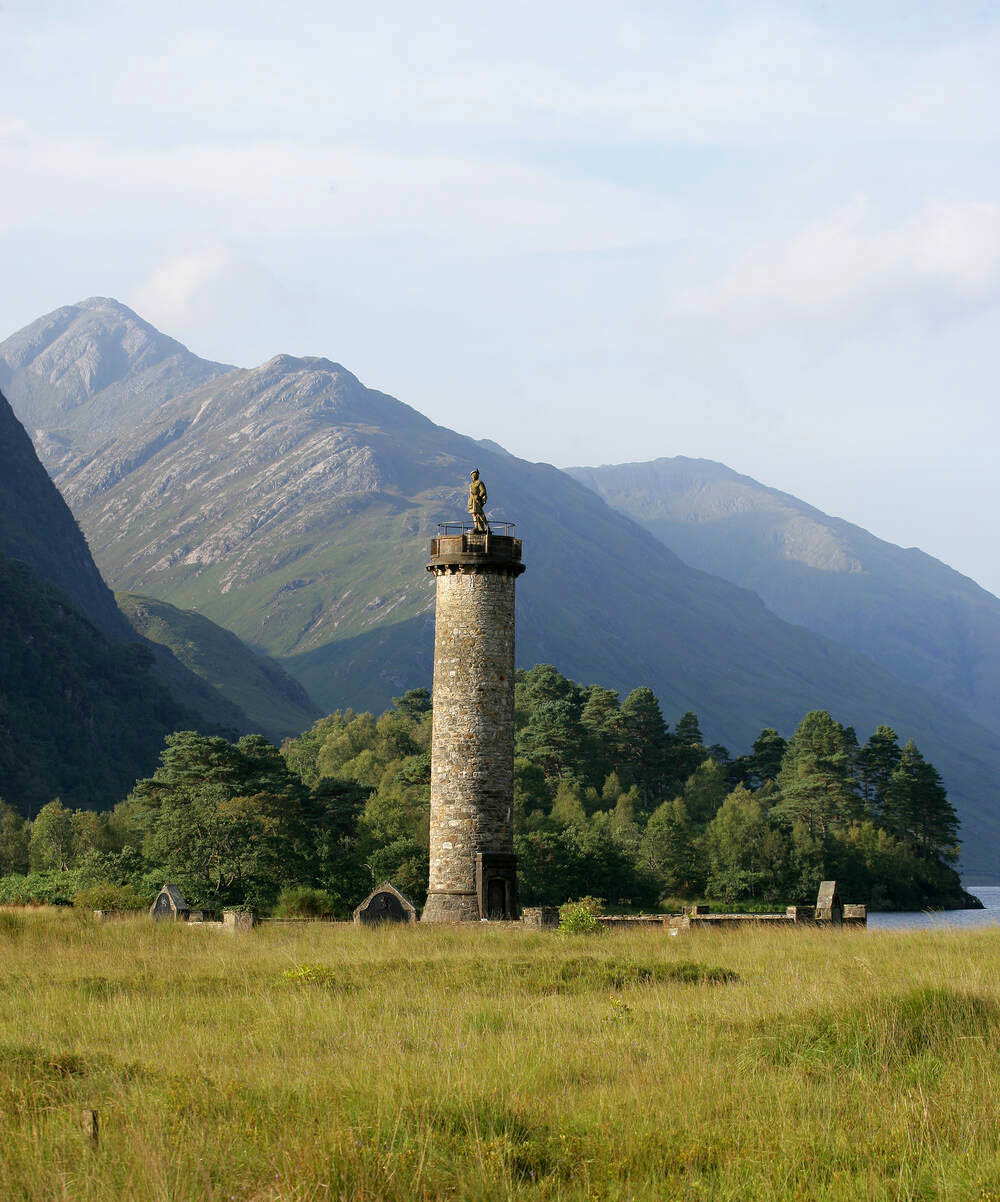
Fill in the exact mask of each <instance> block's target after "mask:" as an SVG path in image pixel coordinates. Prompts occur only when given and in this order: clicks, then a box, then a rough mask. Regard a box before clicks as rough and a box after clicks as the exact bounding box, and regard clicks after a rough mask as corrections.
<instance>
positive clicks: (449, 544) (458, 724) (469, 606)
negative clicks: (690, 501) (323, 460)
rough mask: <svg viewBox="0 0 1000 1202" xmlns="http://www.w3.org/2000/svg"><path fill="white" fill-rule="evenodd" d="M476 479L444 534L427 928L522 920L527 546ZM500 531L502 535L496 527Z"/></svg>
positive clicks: (432, 566) (434, 558) (437, 562)
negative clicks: (518, 594)
mask: <svg viewBox="0 0 1000 1202" xmlns="http://www.w3.org/2000/svg"><path fill="white" fill-rule="evenodd" d="M485 502H486V488H485V485H484V484H483V482H482V480H480V478H479V472H478V471H474V472H473V473H472V475H471V478H470V485H469V513H470V514H471V515H472V518H473V521H472V523H469V524H456V525H453V526H442V527H441V533H440V534H439V535H438V536H437V538H435V539H432V541H431V558H430V563H428V565H427V570H428V572H431V573H433V574H434V576H435V577H436V578H437V579H436V585H437V596H436V601H435V628H434V729H433V736H432V742H431V832H430V834H431V838H430V853H431V865H430V886H429V889H428V893H427V905H426V906H425V907H424V912H423V919H422V920H423V921H424V922H478V921H479V920H480V919H481V918H493V919H504V918H507V919H512V918H516V917H517V915H518V908H517V870H516V861H515V858H514V821H513V817H514V582H515V580H516V579H517V577H518V576H520V574H521V573H522V572H523V571H524V564H523V563H522V562H521V540H520V539H518V538H514V537H513V534H512V531H513V527H512V526H510V525H507V524H504V526H503V527H502V530H503V533H494V532H493V530H491V529H490V526H489V523H488V522H487V521H486V517H485V514H484V511H483V506H484V504H485ZM498 529H499V527H498Z"/></svg>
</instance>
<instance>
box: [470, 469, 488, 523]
mask: <svg viewBox="0 0 1000 1202" xmlns="http://www.w3.org/2000/svg"><path fill="white" fill-rule="evenodd" d="M488 499H489V494H488V493H487V492H486V485H485V484H484V483H483V482H482V480H480V479H479V468H475V469H474V470H473V471H471V472H470V473H469V505H468V509H469V513H471V514H472V520H473V522H475V524H476V533H477V534H489V533H490V524H489V522H488V521H487V520H486V514H485V513H484V512H483V506H484V505H485V504H486V502H487V500H488Z"/></svg>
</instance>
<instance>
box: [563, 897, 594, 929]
mask: <svg viewBox="0 0 1000 1202" xmlns="http://www.w3.org/2000/svg"><path fill="white" fill-rule="evenodd" d="M600 913H601V903H600V901H599V899H598V898H596V897H581V898H580V900H579V901H575V902H566V904H565V905H563V906H560V907H559V930H560V931H561V932H562V933H563V934H564V935H594V934H596V933H597V932H598V931H603V930H604V927H603V926H602V925H601V923H600V922H599V921H598V917H597V916H598V915H599V914H600Z"/></svg>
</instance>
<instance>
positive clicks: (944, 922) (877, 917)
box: [868, 885, 1000, 931]
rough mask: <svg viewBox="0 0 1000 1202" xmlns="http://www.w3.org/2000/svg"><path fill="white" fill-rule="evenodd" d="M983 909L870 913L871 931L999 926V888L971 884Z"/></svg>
mask: <svg viewBox="0 0 1000 1202" xmlns="http://www.w3.org/2000/svg"><path fill="white" fill-rule="evenodd" d="M966 888H967V889H968V891H969V892H970V893H971V894H972V895H973V897H978V898H979V900H980V901H981V902H982V903H983V909H982V910H937V911H935V912H934V913H921V912H919V911H918V912H916V913H899V914H875V913H872V914H869V915H868V929H869V930H870V931H871V930H874V931H903V930H915V929H917V928H919V927H961V928H964V929H968V928H970V927H988V926H993V925H995V924H996V923H1000V885H968V886H966Z"/></svg>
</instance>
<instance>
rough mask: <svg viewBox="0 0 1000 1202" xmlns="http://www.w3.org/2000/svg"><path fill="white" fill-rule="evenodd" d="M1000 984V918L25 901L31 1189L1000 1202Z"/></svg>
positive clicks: (20, 1120) (18, 1054)
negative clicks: (200, 912)
mask: <svg viewBox="0 0 1000 1202" xmlns="http://www.w3.org/2000/svg"><path fill="white" fill-rule="evenodd" d="M998 970H1000V929H998V930H997V931H986V932H975V933H958V932H955V933H949V932H933V933H931V932H919V933H913V934H875V933H866V932H845V933H840V934H837V933H821V932H815V931H814V932H807V931H806V932H803V931H759V932H739V931H736V932H729V933H714V934H713V933H706V934H701V933H699V934H695V935H690V936H687V937H681V938H669V937H666V936H664V935H662V934H660V933H658V932H655V931H645V932H635V933H631V934H618V933H605V934H603V935H601V936H590V937H563V936H559V935H555V934H550V933H542V932H534V933H533V932H529V931H524V930H521V929H520V928H504V927H502V926H491V927H489V928H484V929H479V928H474V929H472V930H444V929H440V928H439V929H422V928H419V927H418V928H408V929H405V930H380V931H375V932H371V931H365V930H360V929H355V928H352V927H339V926H338V927H324V926H319V925H310V926H305V927H303V926H288V925H285V926H277V927H273V928H272V927H265V928H263V929H260V930H258V931H255V932H253V933H252V934H249V935H240V936H226V935H223V934H221V933H218V932H216V931H212V930H205V929H202V930H199V929H196V928H193V929H185V928H182V927H175V926H168V925H159V926H154V925H153V924H151V923H150V922H148V921H147V920H145V919H136V920H134V921H128V922H123V923H121V924H114V925H106V926H95V925H93V924H92V923H90V922H89V921H88V920H87V919H86V918H83V917H81V916H79V915H76V914H74V913H72V912H68V911H63V912H48V913H45V912H38V913H15V912H6V913H0V975H2V983H0V1124H2V1129H0V1198H2V1199H4V1202H15V1200H17V1202H20V1200H28V1199H30V1200H31V1202H55V1200H57V1199H59V1200H71V1202H118V1200H121V1202H147V1200H149V1202H153V1200H156V1202H160V1200H163V1202H167V1200H170V1202H201V1200H202V1199H206V1200H212V1202H223V1200H227V1202H228V1200H238V1202H251V1200H252V1202H277V1200H278V1199H281V1200H283V1202H291V1200H293V1199H294V1200H295V1202H300V1200H302V1202H304V1200H306V1199H309V1200H310V1202H311V1200H314V1199H316V1200H319V1199H322V1200H327V1199H365V1200H366V1202H367V1200H371V1202H383V1200H387V1202H392V1200H395V1199H439V1198H440V1199H456V1200H463V1202H464V1200H466V1199H475V1200H479V1199H482V1200H483V1202H485V1200H486V1199H490V1200H491V1202H495V1200H497V1199H507V1198H518V1199H520V1198H524V1199H642V1200H646V1199H649V1200H650V1202H653V1200H655V1202H663V1200H665V1199H675V1198H676V1199H692V1200H694V1199H699V1200H702V1199H710V1200H712V1202H715V1200H730V1199H731V1200H737V1199H738V1200H740V1202H757V1200H766V1199H824V1200H825V1199H830V1200H833V1199H837V1200H845V1202H846V1200H850V1202H858V1200H865V1202H868V1200H878V1199H949V1200H958V1199H982V1200H986V1199H1000V1125H998V1118H1000V1115H998V1109H1000V1102H998V1087H1000V971H998ZM82 1108H94V1109H97V1110H98V1111H99V1112H100V1117H101V1141H100V1145H99V1147H97V1148H93V1147H91V1146H90V1145H89V1143H88V1141H87V1139H86V1138H85V1137H84V1135H83V1133H82V1131H81V1125H80V1112H81V1109H82Z"/></svg>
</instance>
